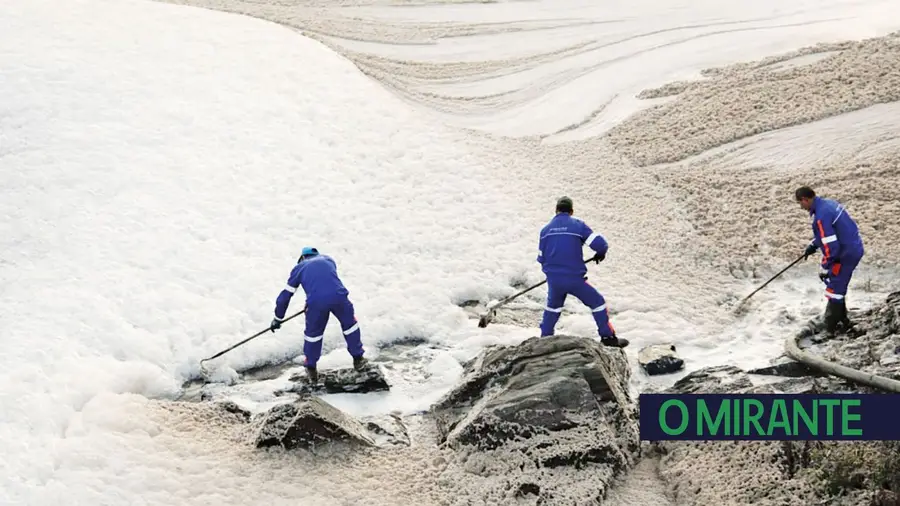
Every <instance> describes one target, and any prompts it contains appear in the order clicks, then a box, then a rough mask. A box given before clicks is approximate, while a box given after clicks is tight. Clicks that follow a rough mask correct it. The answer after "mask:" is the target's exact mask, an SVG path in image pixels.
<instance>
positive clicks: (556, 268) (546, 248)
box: [537, 213, 616, 338]
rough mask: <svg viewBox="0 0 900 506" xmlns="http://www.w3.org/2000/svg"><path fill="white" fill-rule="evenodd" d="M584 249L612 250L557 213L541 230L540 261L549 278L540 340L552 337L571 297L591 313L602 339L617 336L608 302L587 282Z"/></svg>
mask: <svg viewBox="0 0 900 506" xmlns="http://www.w3.org/2000/svg"><path fill="white" fill-rule="evenodd" d="M583 245H587V246H588V247H590V248H591V249H592V250H594V251H595V252H597V253H599V254H606V251H607V249H608V248H609V245H608V244H607V242H606V239H604V238H603V236H601V235H600V234H597V233H595V232H594V231H593V230H591V227H589V226H587V224H585V223H584V222H583V221H581V220H580V219H578V218H575V217H573V216H572V215H570V214H568V213H557V215H556V216H554V217H553V219H552V220H550V222H549V223H547V225H545V226H544V228H542V229H541V235H540V241H539V243H538V256H537V261H538V263H540V264H541V270H543V272H544V274H545V275H546V276H547V306H546V307H545V308H544V317H543V319H542V321H541V337H545V336H552V335H553V329H554V328H555V327H556V323H557V322H558V321H559V317H560V315H561V313H562V310H563V306H564V305H565V302H566V297H567V296H568V295H569V294H571V295H574V296H575V297H576V298H577V299H578V300H580V301H581V302H582V304H584V305H585V306H587V307H589V308H590V309H591V312H592V314H593V316H594V321H595V322H596V323H597V333H598V334H599V335H600V337H601V338H605V337H614V336H615V334H616V332H615V329H614V328H613V326H612V323H610V321H609V311H608V310H607V309H606V300H605V299H604V298H603V295H601V294H600V292H598V291H597V290H596V289H595V288H594V287H593V286H591V285H590V284H589V283H588V282H587V279H586V278H585V274H587V266H585V264H584V259H583V258H582V255H583V252H582V246H583Z"/></svg>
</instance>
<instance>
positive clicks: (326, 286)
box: [275, 254, 350, 320]
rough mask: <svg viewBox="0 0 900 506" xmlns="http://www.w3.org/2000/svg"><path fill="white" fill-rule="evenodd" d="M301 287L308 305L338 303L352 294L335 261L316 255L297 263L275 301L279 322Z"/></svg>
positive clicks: (328, 257)
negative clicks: (342, 280) (341, 278)
mask: <svg viewBox="0 0 900 506" xmlns="http://www.w3.org/2000/svg"><path fill="white" fill-rule="evenodd" d="M301 286H302V287H303V291H304V292H306V303H307V304H308V305H314V304H317V303H325V304H329V303H332V302H337V301H340V300H342V299H343V298H346V297H347V295H349V294H350V292H349V291H348V290H347V289H346V288H345V287H344V284H343V283H341V280H340V278H339V277H338V274H337V264H336V263H335V262H334V259H332V258H331V257H330V256H328V255H321V254H320V255H316V256H314V257H311V258H307V259H305V260H303V261H302V262H299V263H297V265H295V266H294V268H293V269H291V275H290V277H288V281H287V286H285V287H284V289H283V290H282V291H281V293H280V294H278V299H277V300H276V301H275V317H276V318H278V319H279V320H280V319H283V318H284V313H285V311H287V308H288V303H290V301H291V297H293V295H294V293H295V292H296V291H297V288H299V287H301Z"/></svg>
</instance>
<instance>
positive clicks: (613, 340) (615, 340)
mask: <svg viewBox="0 0 900 506" xmlns="http://www.w3.org/2000/svg"><path fill="white" fill-rule="evenodd" d="M600 344H602V345H603V346H613V347H616V348H624V347H626V346H628V339H624V338H619V337H616V336H612V337H602V336H601V337H600Z"/></svg>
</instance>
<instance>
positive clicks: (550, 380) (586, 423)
mask: <svg viewBox="0 0 900 506" xmlns="http://www.w3.org/2000/svg"><path fill="white" fill-rule="evenodd" d="M629 378H630V370H629V368H628V362H627V359H626V357H625V354H624V352H623V351H622V350H621V349H619V348H610V347H605V346H603V345H601V344H600V343H599V342H598V341H596V340H594V339H590V338H583V337H571V336H554V337H550V338H532V339H529V340H527V341H525V342H523V343H521V344H520V345H518V346H504V347H491V348H488V349H487V350H485V351H484V352H482V354H481V355H479V356H478V357H477V358H476V359H475V360H473V361H471V362H469V363H467V364H466V366H465V370H464V374H463V379H462V381H461V383H460V384H459V385H458V386H457V387H456V388H454V389H453V390H452V391H450V392H449V393H448V394H446V395H445V396H444V397H443V398H442V399H441V400H440V401H439V402H437V403H436V404H435V405H434V406H432V410H431V411H432V414H433V416H434V419H435V421H436V423H437V427H438V430H439V433H440V437H441V441H442V443H446V444H448V445H450V446H451V447H453V448H455V449H457V450H459V451H460V452H461V453H462V454H463V455H466V458H467V459H468V460H469V461H471V462H479V463H480V464H479V465H478V468H479V469H491V470H492V471H491V474H492V475H493V477H494V479H493V480H492V481H490V482H486V483H485V484H483V485H481V486H487V487H493V489H494V490H495V494H496V495H495V496H494V499H495V500H497V501H501V500H502V501H506V500H509V499H510V498H511V497H513V496H524V495H529V494H532V495H536V496H538V501H539V502H542V503H544V504H586V503H594V502H593V501H598V500H602V498H603V497H605V495H606V491H607V487H609V486H610V483H611V480H612V479H613V478H615V477H617V476H619V475H621V474H622V473H623V472H625V471H626V470H628V469H629V468H630V467H631V466H632V465H633V463H634V457H635V456H636V454H637V453H638V449H639V440H638V430H637V417H636V414H635V410H634V404H633V401H632V399H631V398H630V396H629V391H628V381H629ZM473 459H475V460H473ZM476 474H477V473H476ZM500 476H503V478H499V477H500ZM473 486H474V485H473ZM509 494H511V495H509Z"/></svg>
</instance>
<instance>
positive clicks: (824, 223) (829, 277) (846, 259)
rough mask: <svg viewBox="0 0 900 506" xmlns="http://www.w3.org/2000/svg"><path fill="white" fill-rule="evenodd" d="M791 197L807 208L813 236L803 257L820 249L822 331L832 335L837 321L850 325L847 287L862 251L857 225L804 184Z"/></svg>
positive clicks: (837, 207) (847, 215)
mask: <svg viewBox="0 0 900 506" xmlns="http://www.w3.org/2000/svg"><path fill="white" fill-rule="evenodd" d="M794 198H795V199H796V200H797V202H798V203H799V204H800V207H801V208H802V209H804V210H805V211H808V212H809V217H810V220H811V222H812V230H813V239H812V241H811V242H810V243H809V245H808V246H807V247H806V250H805V251H804V252H803V254H804V259H806V258H809V256H810V255H812V254H813V253H815V252H816V250H817V249H821V250H822V263H821V269H820V271H819V279H821V280H822V282H823V283H825V298H826V299H828V302H827V303H826V306H825V332H826V333H827V334H828V336H829V337H833V336H834V334H835V332H836V331H837V325H838V323H841V324H843V326H844V330H846V329H847V328H849V327H850V319H849V318H848V317H847V288H848V287H849V285H850V278H851V277H852V276H853V271H854V270H856V267H857V266H858V265H859V262H860V261H861V260H862V257H863V255H864V254H865V251H864V249H863V242H862V238H861V237H860V235H859V227H858V226H857V225H856V222H855V221H853V218H851V217H850V213H849V212H847V210H846V209H845V208H844V206H843V205H841V204H840V203H838V202H837V201H834V200H831V199H826V198H822V197H820V196H818V195H816V192H815V191H813V189H812V188H810V187H808V186H803V187H800V188H798V189H797V190H796V191H795V192H794Z"/></svg>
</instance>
